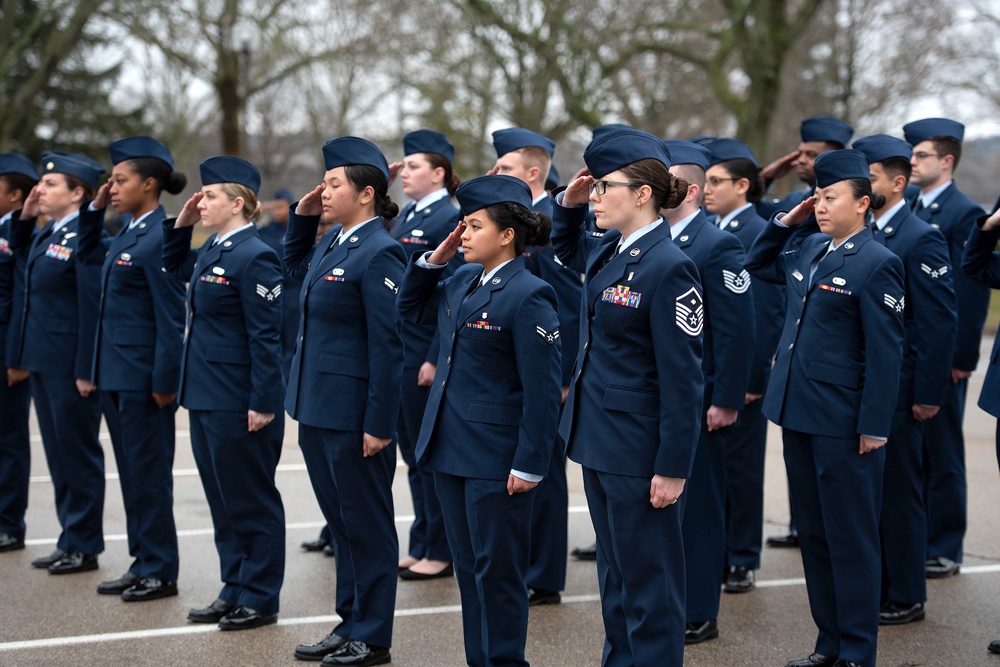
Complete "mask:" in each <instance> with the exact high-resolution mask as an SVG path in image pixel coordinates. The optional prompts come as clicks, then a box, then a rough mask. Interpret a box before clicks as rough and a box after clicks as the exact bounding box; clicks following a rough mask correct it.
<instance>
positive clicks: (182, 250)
mask: <svg viewBox="0 0 1000 667" xmlns="http://www.w3.org/2000/svg"><path fill="white" fill-rule="evenodd" d="M176 220H177V219H176V218H167V219H166V220H164V221H163V267H162V268H163V270H164V271H165V272H166V273H168V274H169V275H171V276H173V277H174V278H176V279H177V280H180V281H181V282H185V283H186V282H189V281H190V280H191V276H192V275H194V264H195V262H196V261H197V259H198V251H197V250H194V249H193V248H192V247H191V236H192V234H193V232H194V228H193V227H182V228H180V229H174V222H176Z"/></svg>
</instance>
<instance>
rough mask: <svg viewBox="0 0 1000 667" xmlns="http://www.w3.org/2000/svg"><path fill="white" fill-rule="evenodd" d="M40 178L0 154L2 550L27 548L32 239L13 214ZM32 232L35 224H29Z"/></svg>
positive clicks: (22, 162) (25, 163) (16, 158)
mask: <svg viewBox="0 0 1000 667" xmlns="http://www.w3.org/2000/svg"><path fill="white" fill-rule="evenodd" d="M36 183H38V169H37V168H36V167H35V165H34V164H33V163H32V162H31V160H29V159H28V158H26V157H24V156H23V155H18V154H16V153H2V154H0V345H2V346H3V347H2V348H0V354H2V355H3V359H4V364H3V368H4V369H5V370H6V369H10V370H9V371H7V373H6V377H4V378H2V379H0V424H3V427H2V428H0V552H4V551H14V550H16V549H23V548H24V531H25V526H24V512H25V510H26V509H27V508H28V477H29V474H30V472H31V447H30V444H29V440H28V435H29V434H28V412H29V410H30V406H31V386H30V384H29V383H28V382H25V380H26V379H27V374H26V373H25V372H24V371H20V370H18V369H15V368H14V366H13V355H14V353H15V351H16V350H17V348H18V337H19V336H20V334H21V326H20V324H21V309H22V308H23V303H22V298H23V297H24V263H25V259H26V258H27V255H28V242H27V239H26V238H25V239H23V240H22V242H21V243H20V244H18V243H16V242H12V239H11V232H12V231H13V222H12V221H13V219H14V217H15V216H17V217H18V218H20V212H21V207H22V206H23V205H24V200H25V199H27V197H28V193H29V192H31V189H32V188H33V187H35V184H36ZM24 231H26V232H27V233H28V234H30V233H31V230H30V229H27V228H24Z"/></svg>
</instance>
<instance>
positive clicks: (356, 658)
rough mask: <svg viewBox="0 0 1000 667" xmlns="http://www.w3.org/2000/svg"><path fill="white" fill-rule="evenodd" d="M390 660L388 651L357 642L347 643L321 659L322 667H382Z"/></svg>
mask: <svg viewBox="0 0 1000 667" xmlns="http://www.w3.org/2000/svg"><path fill="white" fill-rule="evenodd" d="M390 660H392V657H391V656H390V655H389V649H387V648H382V647H381V646H372V645H371V644H366V643H364V642H359V641H353V640H352V641H347V642H344V643H343V644H341V646H340V648H338V649H337V650H336V651H334V652H333V653H331V654H330V655H328V656H326V657H325V658H323V662H322V664H324V665H355V666H357V667H365V666H367V665H384V664H386V663H387V662H389V661H390Z"/></svg>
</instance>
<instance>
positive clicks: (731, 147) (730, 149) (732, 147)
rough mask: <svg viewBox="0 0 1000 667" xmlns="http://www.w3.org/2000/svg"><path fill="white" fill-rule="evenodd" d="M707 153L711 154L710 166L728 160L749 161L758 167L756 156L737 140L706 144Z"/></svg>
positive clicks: (718, 140)
mask: <svg viewBox="0 0 1000 667" xmlns="http://www.w3.org/2000/svg"><path fill="white" fill-rule="evenodd" d="M707 148H708V150H709V152H710V153H711V154H712V160H711V162H710V165H711V166H714V165H717V164H719V163H720V162H727V161H729V160H750V161H751V162H753V164H754V166H755V167H759V166H760V163H758V162H757V156H756V155H754V154H753V151H752V150H750V147H749V146H747V145H746V144H745V143H744V142H742V141H740V140H739V139H729V138H725V139H716V140H714V141H712V142H711V143H709V144H708V146H707Z"/></svg>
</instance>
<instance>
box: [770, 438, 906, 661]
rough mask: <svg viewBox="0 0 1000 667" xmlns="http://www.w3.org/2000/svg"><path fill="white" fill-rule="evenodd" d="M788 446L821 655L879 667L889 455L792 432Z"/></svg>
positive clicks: (790, 478) (844, 441)
mask: <svg viewBox="0 0 1000 667" xmlns="http://www.w3.org/2000/svg"><path fill="white" fill-rule="evenodd" d="M782 440H783V441H784V453H785V469H786V471H787V473H788V486H789V489H790V490H791V494H792V501H793V502H794V503H795V511H796V513H797V514H798V516H799V521H800V522H799V546H800V551H801V553H802V566H803V569H804V570H805V578H806V590H807V592H808V594H809V608H810V610H811V611H812V617H813V621H814V622H815V623H816V626H817V628H818V629H819V633H818V636H817V639H816V648H815V650H816V652H817V653H820V654H822V655H825V656H830V657H834V656H839V658H840V659H841V660H851V661H853V662H856V663H858V664H859V665H861V667H874V666H875V654H876V647H877V639H878V620H879V594H880V587H881V572H882V568H881V558H880V553H879V532H878V522H879V512H880V509H881V505H882V475H883V470H884V468H885V447H881V448H879V449H877V450H875V451H874V452H869V453H868V454H864V455H861V454H859V453H858V447H859V438H858V437H857V436H854V437H850V438H836V437H827V436H819V435H811V434H808V433H802V432H800V431H794V430H792V429H787V428H786V429H783V431H782ZM889 446H892V445H891V443H890V445H889Z"/></svg>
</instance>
